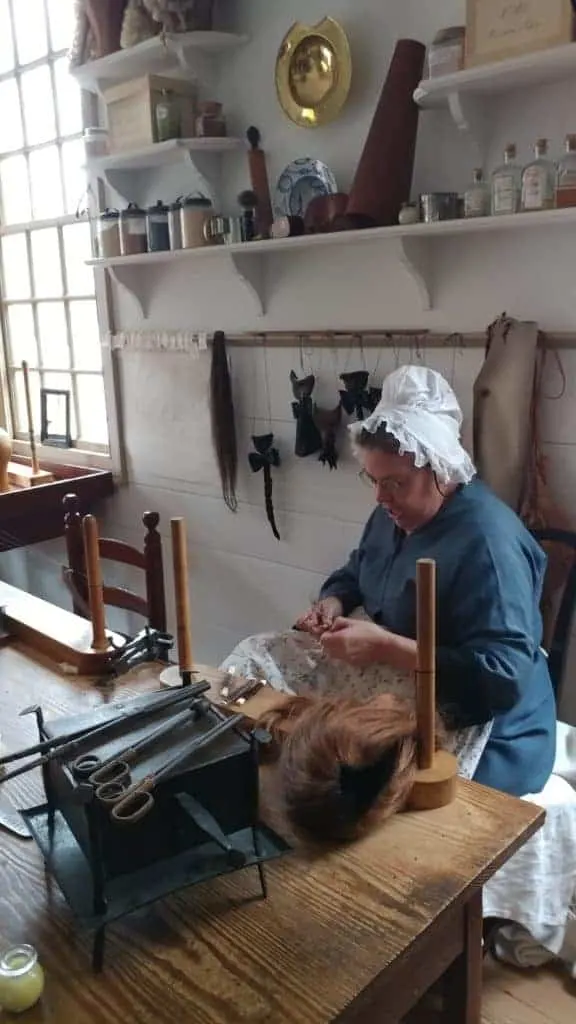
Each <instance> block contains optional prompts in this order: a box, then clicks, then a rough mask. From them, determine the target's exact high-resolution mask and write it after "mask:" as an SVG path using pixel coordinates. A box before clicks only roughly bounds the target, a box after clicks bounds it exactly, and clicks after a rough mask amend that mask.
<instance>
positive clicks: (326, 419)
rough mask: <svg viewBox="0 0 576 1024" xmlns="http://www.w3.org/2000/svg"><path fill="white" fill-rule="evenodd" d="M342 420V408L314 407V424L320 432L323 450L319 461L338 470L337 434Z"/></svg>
mask: <svg viewBox="0 0 576 1024" xmlns="http://www.w3.org/2000/svg"><path fill="white" fill-rule="evenodd" d="M341 420H342V406H341V405H337V406H336V408H335V409H320V408H319V407H318V406H317V405H315V406H314V423H315V424H316V426H317V427H318V430H319V431H320V436H321V438H322V448H321V451H320V455H319V456H318V459H319V461H320V462H321V463H322V465H323V466H326V465H327V466H329V467H330V469H336V467H337V465H338V452H337V451H336V434H337V432H338V427H339V426H340V423H341Z"/></svg>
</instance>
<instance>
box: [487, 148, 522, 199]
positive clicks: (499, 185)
mask: <svg viewBox="0 0 576 1024" xmlns="http://www.w3.org/2000/svg"><path fill="white" fill-rule="evenodd" d="M521 190H522V168H521V167H520V166H519V165H518V164H517V163H516V146H515V145H513V144H510V145H509V146H506V149H505V150H504V163H503V164H501V165H500V166H499V167H497V168H496V169H495V170H494V171H493V172H492V189H491V191H492V213H493V214H496V215H500V214H506V213H518V210H519V208H520V194H521Z"/></svg>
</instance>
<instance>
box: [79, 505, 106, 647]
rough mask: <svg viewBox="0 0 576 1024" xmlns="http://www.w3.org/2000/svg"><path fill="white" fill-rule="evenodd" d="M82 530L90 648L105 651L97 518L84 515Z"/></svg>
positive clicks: (102, 590)
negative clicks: (88, 605) (88, 607)
mask: <svg viewBox="0 0 576 1024" xmlns="http://www.w3.org/2000/svg"><path fill="white" fill-rule="evenodd" d="M82 532H83V534H84V559H85V563H86V577H87V582H88V598H89V601H90V617H91V619H92V648H93V650H95V651H107V650H108V646H109V644H108V637H107V636H106V614H105V611H104V586H103V583H102V567H101V565H100V537H99V531H98V520H97V519H96V518H95V517H94V516H84V519H83V520H82Z"/></svg>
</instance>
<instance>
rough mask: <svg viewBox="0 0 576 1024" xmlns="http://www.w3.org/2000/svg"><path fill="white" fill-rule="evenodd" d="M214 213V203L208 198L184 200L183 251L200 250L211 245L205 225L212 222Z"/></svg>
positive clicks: (181, 213)
mask: <svg viewBox="0 0 576 1024" xmlns="http://www.w3.org/2000/svg"><path fill="white" fill-rule="evenodd" d="M212 213H213V207H212V203H211V201H210V199H208V197H207V196H202V195H195V196H187V197H186V198H185V199H183V200H182V205H181V208H180V226H181V229H182V248H183V249H198V248H201V247H202V246H204V245H210V241H209V239H207V238H206V234H205V232H204V225H205V224H206V222H207V221H209V220H210V218H211V217H212Z"/></svg>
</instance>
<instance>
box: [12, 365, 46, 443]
mask: <svg viewBox="0 0 576 1024" xmlns="http://www.w3.org/2000/svg"><path fill="white" fill-rule="evenodd" d="M28 379H29V381H30V397H31V399H32V418H33V420H34V433H35V434H36V436H37V437H39V436H40V375H39V374H38V373H37V372H35V371H34V370H31V371H30V373H29V374H28ZM14 394H15V399H16V401H15V403H14V404H15V410H14V413H15V416H16V430H17V431H18V433H20V434H26V436H28V417H27V414H26V397H25V394H24V375H23V373H22V371H21V370H16V371H15V372H14Z"/></svg>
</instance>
